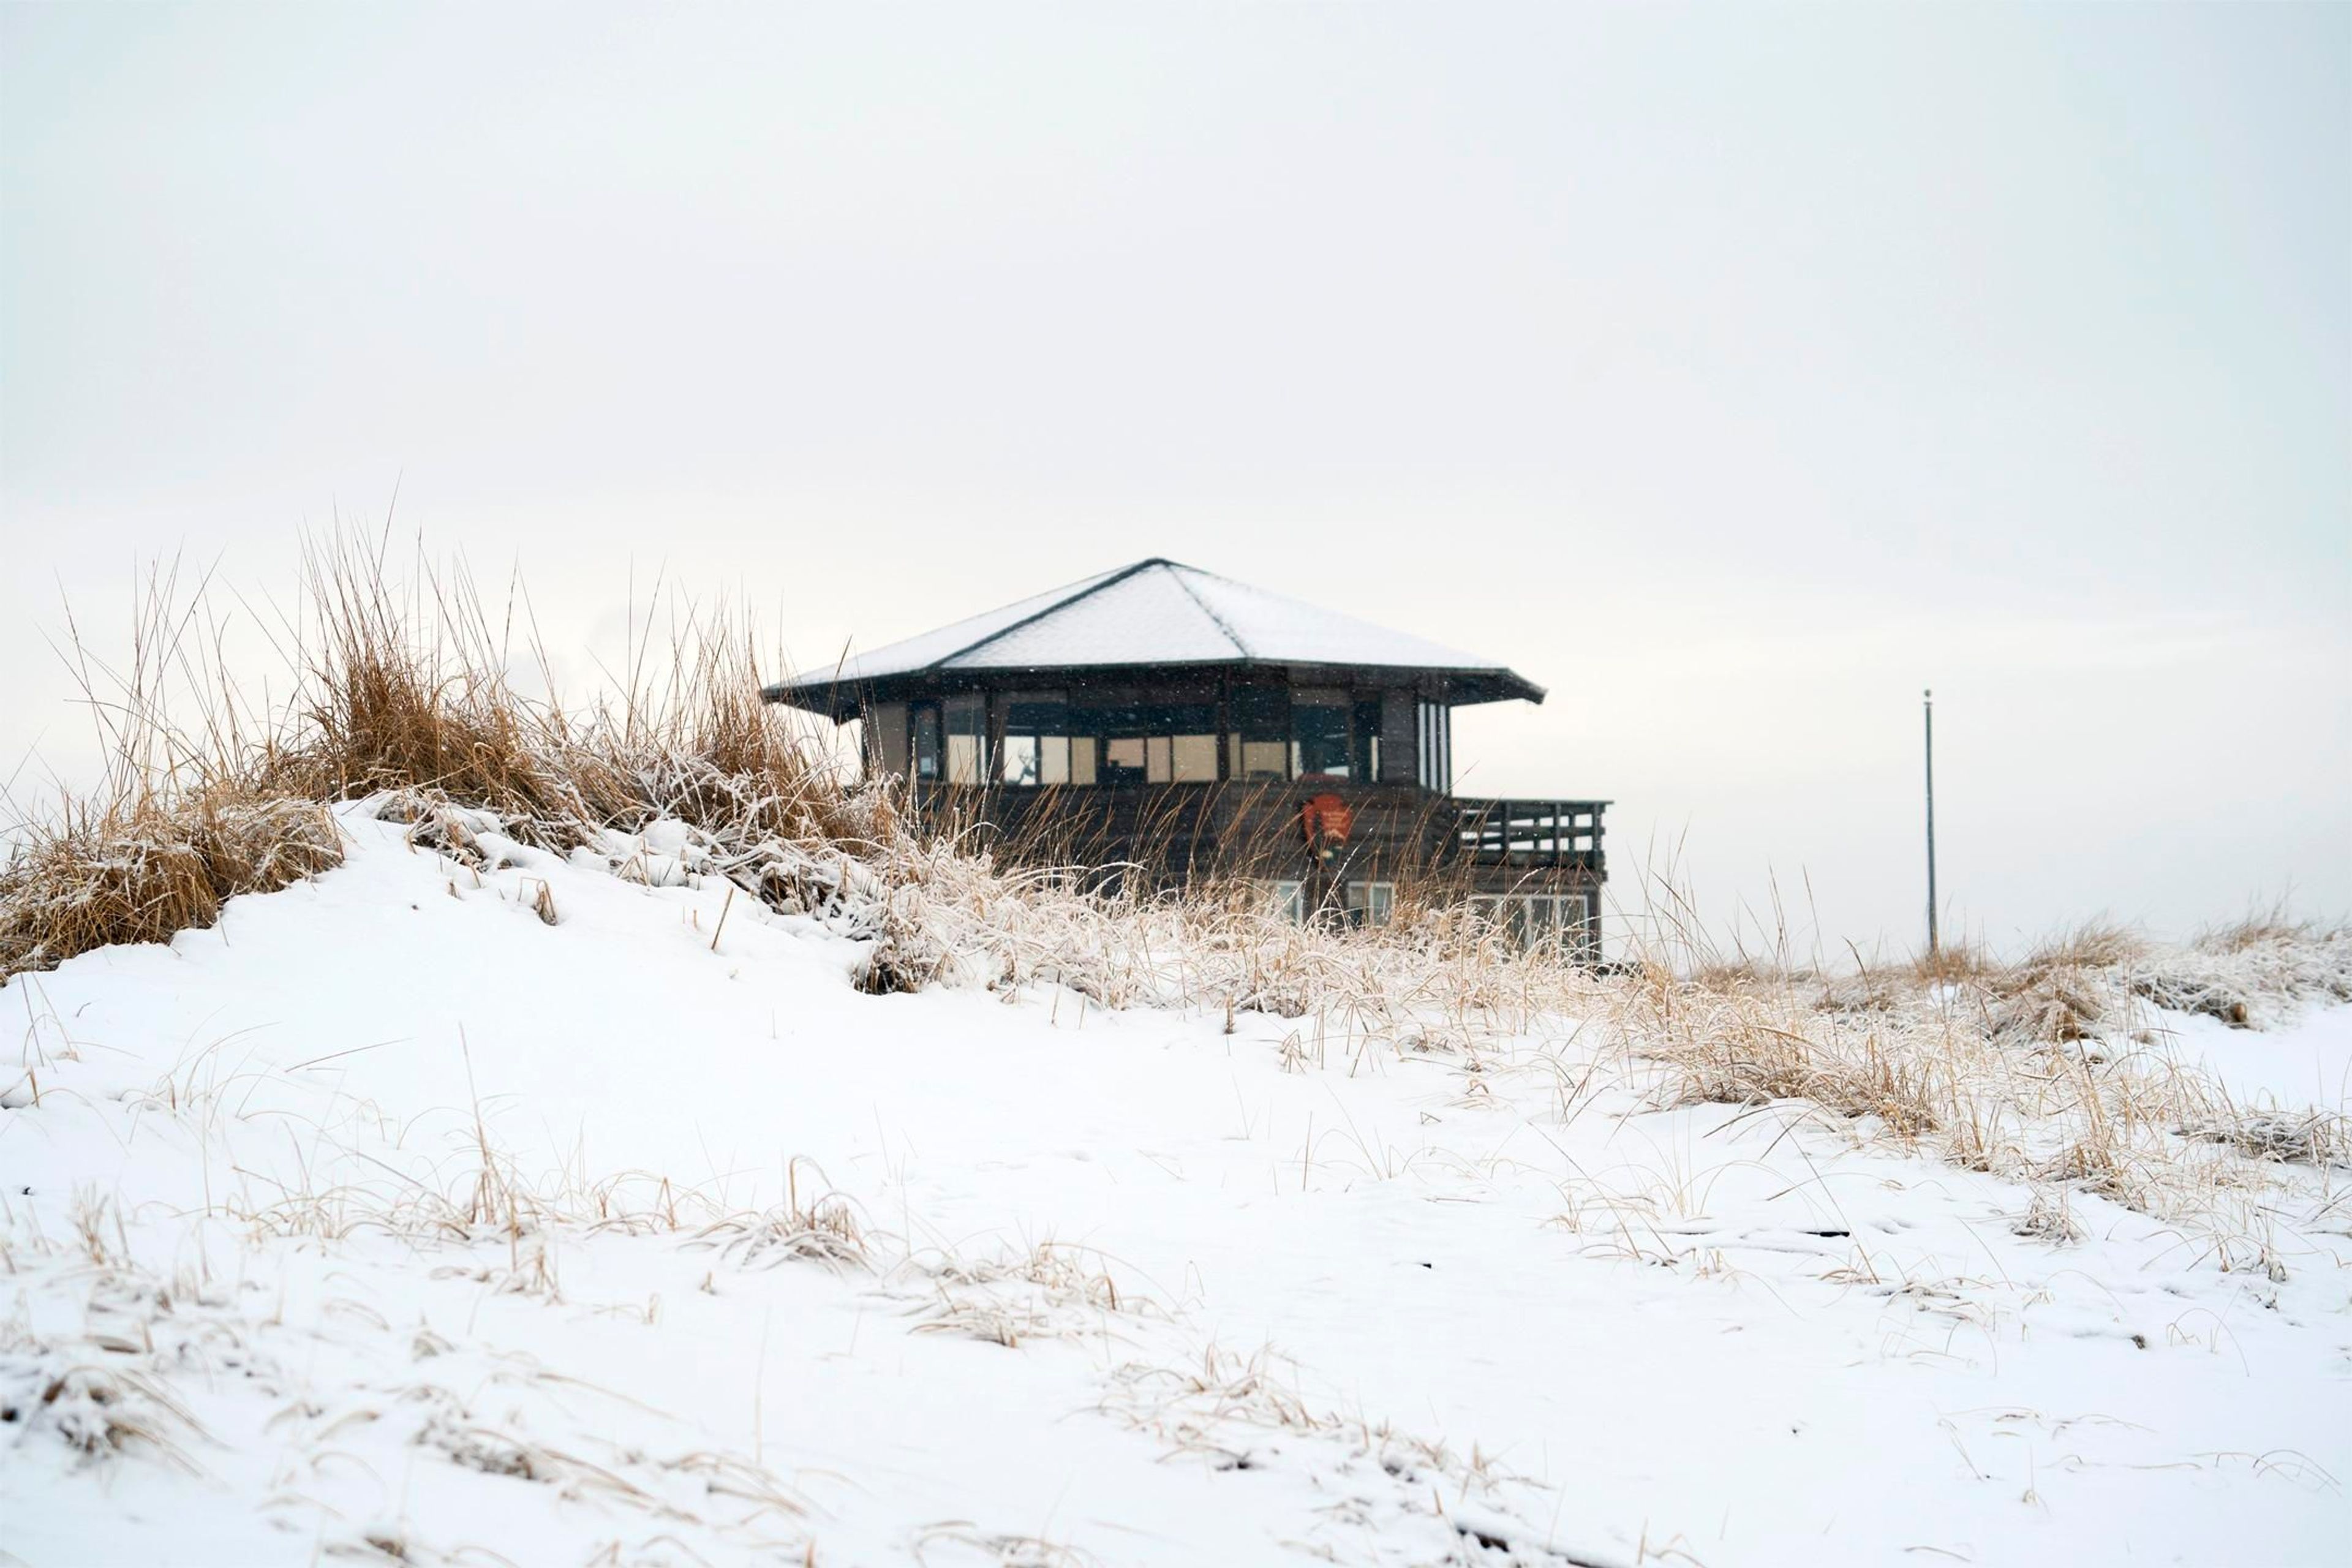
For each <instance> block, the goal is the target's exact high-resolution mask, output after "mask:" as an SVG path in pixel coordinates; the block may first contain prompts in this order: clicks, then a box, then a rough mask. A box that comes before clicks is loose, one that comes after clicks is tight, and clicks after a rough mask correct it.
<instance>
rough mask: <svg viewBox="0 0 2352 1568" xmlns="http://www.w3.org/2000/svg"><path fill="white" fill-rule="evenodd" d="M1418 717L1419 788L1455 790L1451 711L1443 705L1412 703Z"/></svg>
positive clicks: (1437, 703)
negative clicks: (1419, 743)
mask: <svg viewBox="0 0 2352 1568" xmlns="http://www.w3.org/2000/svg"><path fill="white" fill-rule="evenodd" d="M1415 707H1416V708H1417V710H1418V712H1419V715H1420V731H1421V735H1420V739H1421V772H1420V776H1421V787H1422V788H1423V789H1433V790H1435V791H1437V792H1438V793H1439V794H1440V795H1446V794H1450V793H1452V791H1453V789H1454V710H1453V709H1451V708H1448V707H1447V706H1446V705H1445V704H1444V703H1443V702H1423V703H1418V704H1415Z"/></svg>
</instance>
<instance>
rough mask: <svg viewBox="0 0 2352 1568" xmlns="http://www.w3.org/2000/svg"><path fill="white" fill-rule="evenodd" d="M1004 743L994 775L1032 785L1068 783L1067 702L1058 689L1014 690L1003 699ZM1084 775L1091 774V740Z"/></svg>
mask: <svg viewBox="0 0 2352 1568" xmlns="http://www.w3.org/2000/svg"><path fill="white" fill-rule="evenodd" d="M1003 706H1004V746H1003V752H1002V753H1001V754H1000V756H999V758H998V776H1000V777H1001V778H1003V781H1004V782H1005V783H1006V784H1013V785H1015V786H1018V787H1023V788H1036V787H1038V786H1040V785H1045V784H1068V783H1069V782H1070V705H1069V703H1068V702H1066V700H1064V699H1063V697H1062V694H1061V693H1060V692H1058V691H1016V692H1014V693H1013V694H1012V695H1010V696H1008V697H1006V698H1004V699H1003ZM1081 744H1082V745H1084V746H1085V747H1087V763H1088V764H1089V767H1088V773H1087V776H1088V778H1089V779H1091V778H1092V776H1093V770H1092V766H1091V764H1092V763H1093V761H1094V757H1093V752H1092V747H1093V742H1092V741H1091V740H1090V739H1089V740H1087V741H1085V742H1081Z"/></svg>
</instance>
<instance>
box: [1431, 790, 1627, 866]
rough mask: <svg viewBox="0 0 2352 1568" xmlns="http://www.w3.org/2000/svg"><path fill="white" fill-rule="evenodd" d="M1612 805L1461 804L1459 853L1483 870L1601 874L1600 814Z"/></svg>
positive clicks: (1457, 838) (1566, 802)
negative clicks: (1558, 869)
mask: <svg viewBox="0 0 2352 1568" xmlns="http://www.w3.org/2000/svg"><path fill="white" fill-rule="evenodd" d="M1608 805H1609V803H1608V802H1607V801H1605V800H1457V801H1456V802H1454V806H1455V808H1456V810H1457V811H1458V812H1459V813H1460V815H1459V816H1458V818H1457V819H1456V822H1455V825H1454V843H1455V847H1456V851H1457V853H1460V854H1462V855H1465V856H1467V857H1468V858H1470V860H1471V861H1472V862H1473V863H1474V864H1475V865H1480V866H1570V867H1580V868H1585V869H1588V870H1594V871H1598V870H1600V869H1601V866H1602V864H1603V860H1602V852H1601V813H1602V812H1603V811H1605V810H1607V809H1608Z"/></svg>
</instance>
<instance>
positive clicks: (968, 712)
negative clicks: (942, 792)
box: [940, 692, 988, 784]
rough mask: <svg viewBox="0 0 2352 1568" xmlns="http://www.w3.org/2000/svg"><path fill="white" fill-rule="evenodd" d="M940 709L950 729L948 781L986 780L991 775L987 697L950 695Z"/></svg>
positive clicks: (967, 782)
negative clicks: (989, 771) (989, 769)
mask: <svg viewBox="0 0 2352 1568" xmlns="http://www.w3.org/2000/svg"><path fill="white" fill-rule="evenodd" d="M940 709H941V712H942V715H943V717H944V720H945V721H946V726H947V732H948V783H950V784H982V783H984V782H985V781H986V780H987V778H988V700H987V699H986V698H985V697H982V696H981V695H980V694H979V693H977V692H973V693H971V694H968V695H966V696H962V697H950V698H949V699H948V700H946V701H945V702H944V703H941V704H940Z"/></svg>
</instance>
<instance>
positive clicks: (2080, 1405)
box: [0, 808, 2352, 1568]
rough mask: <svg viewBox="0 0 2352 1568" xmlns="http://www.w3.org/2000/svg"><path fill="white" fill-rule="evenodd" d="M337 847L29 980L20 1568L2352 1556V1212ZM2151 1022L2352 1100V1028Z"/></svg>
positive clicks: (531, 869)
mask: <svg viewBox="0 0 2352 1568" xmlns="http://www.w3.org/2000/svg"><path fill="white" fill-rule="evenodd" d="M342 820H343V822H344V824H345V826H346V828H347V829H348V831H349V832H350V833H351V835H352V838H353V846H352V853H351V855H350V858H349V860H348V862H347V864H346V865H345V866H344V867H343V868H340V869H338V870H335V871H332V872H330V873H328V874H326V875H324V876H321V877H320V878H318V879H315V880H314V881H312V882H310V883H307V884H304V885H300V886H298V887H296V888H292V889H288V890H286V891H284V892H281V893H276V894H270V895H268V896H260V897H249V898H245V899H240V900H236V901H235V902H233V903H232V904H231V905H230V906H229V909H228V911H227V914H226V918H225V920H224V921H223V922H222V923H221V924H220V925H219V926H218V927H217V928H216V929H214V930H209V931H190V932H186V933H184V934H183V935H182V936H180V937H179V938H178V939H177V940H176V941H175V942H173V944H172V946H171V947H170V948H168V949H165V948H162V947H142V948H114V949H109V950H104V951H101V952H94V953H90V954H87V955H85V956H83V957H81V958H79V959H76V960H74V961H72V962H69V963H67V964H66V965H65V966H64V967H62V968H60V969H58V971H56V972H54V973H47V974H41V975H28V976H24V977H20V978H19V979H18V980H17V981H16V982H14V983H12V984H10V985H9V986H8V987H7V989H6V991H5V993H0V1003H4V1004H5V1005H6V1006H7V1008H8V1010H9V1012H10V1014H11V1015H12V1016H16V1017H18V1019H19V1022H18V1023H17V1024H16V1026H15V1027H16V1028H17V1029H18V1030H19V1031H21V1035H22V1045H21V1048H20V1051H19V1052H18V1053H17V1055H18V1057H20V1058H21V1061H20V1062H16V1063H14V1065H12V1067H11V1068H9V1069H7V1070H5V1071H0V1084H12V1086H11V1087H6V1089H5V1094H0V1104H5V1107H6V1108H7V1109H5V1110H0V1180H5V1189H4V1191H5V1215H0V1225H5V1230H0V1240H5V1266H6V1268H7V1270H8V1272H7V1273H6V1274H5V1287H0V1290H5V1295H0V1306H5V1320H4V1321H0V1405H5V1409H0V1552H5V1554H6V1557H7V1558H13V1559H16V1560H21V1561H23V1562H26V1563H97V1562H118V1563H134V1562H135V1563H264V1562H278V1563H311V1562H317V1561H322V1560H327V1559H341V1560H356V1561H369V1560H396V1561H407V1562H415V1563H436V1562H467V1563H498V1562H509V1563H553V1562H604V1563H637V1562H662V1563H667V1562H676V1563H693V1562H707V1563H723V1562H746V1561H758V1562H775V1561H783V1562H806V1561H814V1562H816V1563H930V1564H939V1565H942V1568H944V1565H948V1564H954V1563H1171V1564H1172V1563H1185V1564H1193V1563H1285V1562H1294V1561H1295V1562H1321V1561H1338V1562H1342V1563H1506V1562H1515V1563H1574V1564H1596V1565H1597V1564H1633V1563H1642V1562H1645V1561H1656V1562H1667V1563H1703V1564H1706V1565H1708V1568H1724V1565H1727V1564H1782V1563H1786V1564H1799V1563H1823V1562H1856V1563H1934V1562H1951V1561H1960V1562H1971V1563H2058V1562H2066V1563H2104V1562H2119V1563H2120V1562H2185V1563H2339V1562H2343V1561H2345V1560H2346V1559H2347V1552H2352V1516H2347V1494H2346V1491H2345V1486H2346V1484H2347V1479H2352V1273H2347V1268H2346V1264H2347V1261H2352V1238H2347V1235H2346V1231H2347V1216H2346V1214H2345V1211H2344V1209H2343V1207H2342V1206H2341V1205H2340V1204H2339V1205H2335V1206H2332V1207H2329V1206H2321V1207H2319V1208H2316V1209H2314V1210H2312V1211H2311V1212H2309V1213H2303V1212H2301V1211H2298V1212H2297V1214H2296V1215H2291V1216H2282V1217H2281V1218H2280V1219H2279V1220H2278V1222H2277V1223H2278V1232H2277V1234H2276V1235H2275V1236H2273V1237H2271V1238H2270V1240H2271V1247H2272V1251H2273V1254H2274V1255H2275V1256H2276V1257H2277V1258H2279V1259H2280V1260H2281V1262H2282V1265H2283V1267H2281V1268H2277V1269H2274V1270H2272V1271H2270V1272H2251V1271H2247V1270H2243V1269H2240V1270H2236V1271H2225V1270H2223V1269H2222V1268H2220V1267H2218V1266H2217V1265H2216V1262H2215V1258H2214V1255H2213V1252H2212V1249H2210V1247H2206V1246H2203V1245H2201V1244H2200V1240H2199V1238H2198V1237H2197V1236H2196V1235H2195V1234H2194V1233H2193V1231H2192V1230H2189V1229H2187V1228H2184V1227H2182V1226H2177V1225H2168V1224H2164V1223H2159V1222H2158V1221H2157V1220H2154V1219H2151V1218H2149V1217H2147V1216H2146V1215H2139V1214H2137V1213H2134V1212H2132V1211H2130V1210H2126V1209H2124V1208H2120V1207H2117V1206H2115V1205H2111V1204H2109V1203H2106V1202H2105V1201H2104V1200H2102V1199H2100V1198H2097V1197H2095V1196H2088V1195H2081V1194H2077V1195H2074V1196H2073V1197H2072V1198H2070V1199H2069V1200H2068V1205H2069V1212H2068V1213H2067V1215H2065V1216H2064V1217H2063V1219H2060V1220H2054V1221H2053V1218H2052V1216H2051V1215H2048V1214H2047V1213H2046V1212H2044V1213H2042V1214H2039V1215H2035V1216H2034V1217H2035V1219H2036V1221H2037V1222H2038V1223H2028V1215H2029V1210H2030V1209H2031V1208H2032V1194H2029V1193H2028V1192H2027V1191H2026V1190H2025V1189H2023V1188H2021V1187H2019V1186H2017V1185H2015V1184H2011V1183H2007V1182H2004V1181H2000V1180H1997V1179H1995V1178H1993V1177H1990V1176H1987V1175H1984V1174H1980V1173H1972V1172H1969V1171H1965V1170H1961V1169H1958V1168H1956V1167H1954V1166H1952V1165H1950V1164H1947V1163H1939V1162H1937V1161H1934V1160H1932V1159H1929V1158H1927V1157H1924V1156H1909V1155H1904V1154H1900V1153H1894V1152H1886V1151H1885V1149H1884V1148H1878V1147H1873V1146H1871V1145H1870V1144H1868V1143H1866V1142H1864V1141H1862V1140H1859V1139H1857V1137H1856V1136H1855V1135H1854V1132H1853V1130H1851V1129H1850V1128H1848V1127H1846V1126H1844V1125H1842V1124H1837V1123H1834V1122H1832V1121H1829V1120H1827V1119H1825V1118H1823V1117H1821V1116H1819V1115H1818V1114H1808V1113H1806V1112H1805V1111H1803V1110H1802V1109H1801V1108H1798V1107H1773V1108H1767V1109H1760V1110H1759V1109H1748V1110H1741V1109H1738V1108H1734V1107H1725V1106H1700V1107H1692V1108H1685V1109H1681V1110H1650V1109H1646V1107H1647V1105H1648V1103H1649V1100H1648V1098H1647V1097H1646V1096H1645V1094H1644V1089H1646V1088H1647V1082H1646V1080H1645V1079H1644V1077H1643V1073H1642V1072H1641V1070H1640V1069H1639V1068H1638V1066H1637V1065H1632V1064H1627V1063H1625V1062H1623V1061H1622V1060H1619V1059H1616V1058H1613V1057H1612V1055H1611V1054H1610V1053H1607V1052H1605V1051H1603V1050H1602V1049H1601V1047H1600V1046H1599V1044H1598V1041H1597V1030H1591V1029H1587V1028H1584V1027H1582V1026H1580V1024H1579V1022H1578V1021H1577V1020H1575V1019H1570V1018H1562V1019H1558V1020H1554V1021H1552V1023H1551V1024H1550V1026H1548V1027H1546V1028H1543V1029H1541V1030H1538V1031H1537V1032H1535V1033H1532V1034H1529V1035H1528V1036H1526V1037H1522V1038H1518V1039H1516V1040H1511V1041H1506V1042H1501V1043H1499V1044H1498V1045H1497V1046H1496V1048H1494V1049H1491V1050H1486V1051H1481V1052H1480V1053H1478V1054H1477V1055H1475V1057H1465V1056H1463V1055H1458V1054H1452V1053H1431V1054H1425V1055H1424V1054H1418V1053H1414V1052H1411V1051H1407V1052H1402V1053H1401V1052H1399V1051H1397V1050H1395V1049H1393V1048H1391V1047H1386V1046H1378V1047H1374V1046H1368V1045H1366V1044H1365V1043H1363V1042H1362V1041H1361V1040H1360V1038H1357V1037H1352V1036H1350V1035H1349V1034H1348V1033H1347V1032H1346V1031H1345V1029H1344V1027H1343V1022H1342V1021H1341V1020H1334V1019H1327V1020H1322V1021H1318V1020H1317V1019H1315V1018H1314V1017H1311V1016H1310V1017H1306V1018H1300V1019H1283V1018H1276V1017H1271V1016H1263V1015H1258V1014H1254V1013H1243V1014H1241V1015H1239V1016H1237V1017H1235V1018H1234V1019H1233V1020H1232V1025H1231V1029H1230V1032H1228V1021H1227V1018H1226V1016H1225V1014H1224V1012H1223V1009H1222V1008H1218V1009H1215V1010H1213V1011H1204V1012H1202V1013H1198V1014H1185V1013H1179V1012H1174V1011H1163V1010H1152V1009H1134V1010H1129V1011H1125V1012H1111V1011H1106V1010H1105V1009H1103V1008H1101V1007H1099V1006H1096V1005H1090V1004H1088V1003H1087V1002H1085V1001H1084V1000H1083V999H1082V998H1080V997H1079V996H1078V995H1076V994H1074V993H1071V992H1068V991H1063V990H1057V989H1054V988H1047V987H1031V988H1027V989H1024V991H1022V992H1021V993H1020V994H1017V995H1016V994H1001V993H996V992H992V991H990V990H987V989H985V988H982V987H979V986H961V987H949V986H941V987H935V988H931V989H928V990H925V991H922V992H920V993H918V994H898V995H888V996H874V995H867V994H862V993H861V992H859V991H858V990H856V988H855V987H854V986H853V985H852V984H850V979H849V976H850V974H851V973H852V970H853V966H854V965H855V964H856V961H857V959H858V957H859V954H860V948H859V945H858V944H857V943H856V942H852V941H851V940H849V939H848V938H847V937H846V936H845V935H843V934H841V933H840V932H839V931H837V930H835V929H834V928H832V927H829V926H827V925H826V924H824V922H822V921H817V920H814V919H812V918H807V917H797V916H795V917H785V916H779V915H775V914H772V913H771V912H770V911H768V910H765V909H764V908H762V907H761V906H759V905H758V904H756V903H754V902H752V901H751V900H748V899H745V898H743V897H740V896H735V897H733V898H732V899H731V900H730V897H729V895H728V894H727V892H726V890H725V889H724V887H723V885H718V884H714V885H711V886H709V887H687V886H648V885H646V883H645V881H642V880H632V879H628V878H625V877H624V876H621V875H616V874H615V873H614V870H613V869H612V868H610V867H609V866H608V865H607V864H605V863H604V861H601V860H598V859H597V858H595V857H592V856H585V855H583V856H580V857H577V858H576V863H575V861H567V860H564V859H561V858H557V857H554V856H552V855H549V854H545V853H541V852H535V851H530V850H528V849H516V850H514V851H512V854H513V857H514V859H515V862H516V863H515V864H513V865H510V866H508V867H505V868H501V869H499V870H497V871H494V872H488V873H485V874H482V875H480V876H477V875H476V874H475V873H473V872H470V871H467V870H465V869H462V868H458V867H457V866H456V865H454V864H453V863H452V862H450V861H448V860H446V859H444V858H440V857H437V856H436V855H435V854H433V853H431V852H429V851H425V850H422V849H415V848H411V847H408V846H407V844H406V843H404V837H403V830H402V829H401V827H400V826H397V825H395V824H388V823H383V822H379V821H376V820H374V819H373V817H372V816H370V815H369V814H368V813H367V812H366V811H365V810H364V809H361V808H348V809H346V810H345V811H344V812H343V813H342ZM664 847H665V846H664V845H663V844H662V843H661V842H660V841H659V840H658V838H657V839H656V843H655V844H654V845H652V846H651V847H650V848H649V850H648V856H649V857H650V856H654V855H655V854H656V852H658V851H659V850H661V849H662V848H664ZM635 864H636V866H637V867H638V868H639V869H640V870H642V869H643V868H645V867H646V866H654V867H656V868H658V867H660V866H662V865H663V864H664V863H663V862H661V861H659V860H658V858H641V859H639V860H638V861H637V862H635ZM666 879H667V878H665V877H663V876H660V875H656V876H655V877H653V878H652V880H654V881H662V880H666ZM722 921H723V925H722ZM2161 1022H2162V1023H2163V1024H2164V1025H2165V1026H2166V1027H2167V1028H2168V1030H2169V1031H2171V1032H2170V1033H2169V1034H2168V1035H2166V1036H2163V1037H2160V1038H2161V1040H2162V1045H2161V1047H2160V1048H2162V1049H2165V1050H2168V1051H2169V1052H2171V1053H2173V1054H2174V1055H2175V1058H2176V1059H2179V1060H2181V1061H2182V1062H2184V1063H2185V1064H2189V1065H2194V1064H2197V1063H2205V1064H2210V1068H2212V1069H2213V1070H2215V1071H2217V1072H2219V1073H2220V1074H2221V1076H2222V1078H2223V1079H2224V1080H2225V1081H2227V1082H2228V1083H2230V1084H2231V1086H2232V1089H2233V1090H2234V1091H2237V1092H2240V1093H2244V1092H2246V1091H2256V1090H2258V1091H2261V1092H2266V1093H2268V1094H2270V1095H2272V1096H2273V1097H2275V1098H2276V1099H2277V1100H2279V1101H2280V1102H2281V1103H2282V1104H2284V1105H2287V1106H2310V1105H2314V1104H2316V1105H2320V1106H2323V1107H2326V1108H2329V1109H2340V1108H2341V1107H2342V1106H2343V1104H2344V1096H2345V1089H2346V1084H2347V1062H2352V1009H2336V1010H2334V1011H2330V1012H2325V1013H2317V1014H2313V1015H2309V1016H2306V1017H2305V1018H2304V1019H2303V1020H2302V1021H2301V1022H2300V1023H2299V1024H2297V1025H2296V1026H2294V1028H2292V1029H2291V1030H2289V1031H2285V1032H2273V1033H2257V1032H2249V1031H2231V1030H2227V1029H2224V1028H2222V1027H2221V1026H2220V1025H2218V1024H2213V1023H2211V1022H2210V1020H2189V1019H2178V1018H2169V1017H2168V1018H2166V1019H2164V1020H2161ZM20 1069H21V1070H20ZM461 1215H470V1217H469V1218H463V1219H461ZM485 1215H490V1216H493V1217H485ZM2069 1228H2072V1229H2074V1230H2076V1231H2078V1232H2079V1239H2077V1240H2074V1241H2073V1242H2071V1243H2069V1242H2065V1241H2063V1239H2062V1237H2061V1235H2060V1233H2062V1232H2063V1231H2064V1230H2066V1229H2069Z"/></svg>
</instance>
